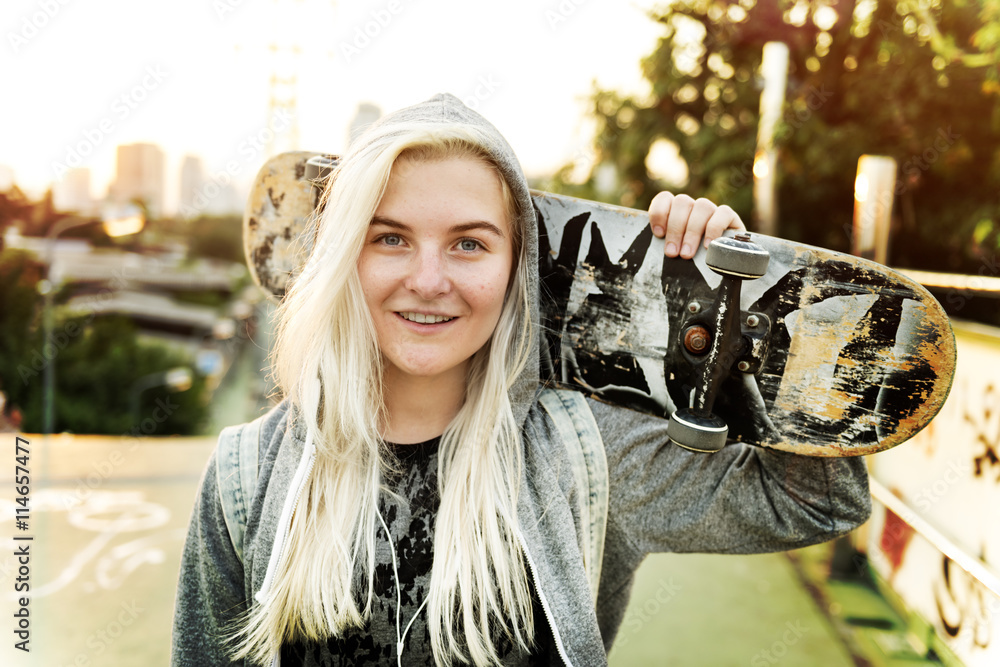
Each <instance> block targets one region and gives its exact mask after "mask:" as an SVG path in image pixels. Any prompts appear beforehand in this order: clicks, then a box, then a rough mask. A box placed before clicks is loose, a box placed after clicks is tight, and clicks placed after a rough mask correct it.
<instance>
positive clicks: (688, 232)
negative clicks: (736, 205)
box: [649, 192, 746, 259]
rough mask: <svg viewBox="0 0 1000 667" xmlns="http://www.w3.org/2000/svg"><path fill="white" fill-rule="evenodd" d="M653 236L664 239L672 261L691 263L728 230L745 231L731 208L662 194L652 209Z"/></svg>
mask: <svg viewBox="0 0 1000 667" xmlns="http://www.w3.org/2000/svg"><path fill="white" fill-rule="evenodd" d="M649 223H650V225H651V226H652V228H653V234H654V235H656V236H661V237H663V238H664V246H663V252H664V254H665V255H667V256H668V257H678V256H680V257H683V258H684V259H690V258H692V257H694V253H695V252H696V251H697V249H698V243H699V242H702V241H704V243H705V246H706V247H707V246H708V244H709V243H711V242H712V241H713V240H714V239H717V238H718V237H720V236H722V233H723V232H724V231H726V230H727V229H736V230H745V229H746V227H745V226H744V225H743V221H742V220H740V217H739V216H738V215H736V212H735V211H733V209H731V208H730V207H728V206H716V205H715V204H713V203H712V202H711V201H709V200H708V199H704V198H702V199H698V200H694V199H692V198H691V197H689V196H688V195H684V194H681V195H673V194H671V193H669V192H661V193H659V194H658V195H656V196H655V197H654V198H653V201H652V202H651V203H650V205H649Z"/></svg>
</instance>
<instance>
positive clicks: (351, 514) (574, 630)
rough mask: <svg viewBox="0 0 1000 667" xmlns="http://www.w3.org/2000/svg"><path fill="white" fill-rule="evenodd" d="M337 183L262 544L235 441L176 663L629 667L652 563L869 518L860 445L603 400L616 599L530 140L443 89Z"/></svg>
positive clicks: (299, 339) (297, 300)
mask: <svg viewBox="0 0 1000 667" xmlns="http://www.w3.org/2000/svg"><path fill="white" fill-rule="evenodd" d="M326 197H327V205H326V207H325V209H324V213H323V216H322V219H321V220H320V223H319V232H318V236H317V239H316V243H315V249H314V251H313V253H312V256H311V257H310V259H309V261H308V263H307V264H306V266H305V268H304V269H303V271H302V273H301V275H300V277H299V278H298V279H297V280H296V282H295V284H294V286H293V287H292V289H291V290H290V292H289V293H288V295H287V296H286V298H285V300H284V302H283V304H282V308H281V326H280V331H279V335H278V340H277V344H276V349H275V354H274V360H275V372H276V375H277V378H278V381H279V383H280V386H281V388H282V390H283V392H284V396H285V399H284V401H283V402H282V403H281V404H280V405H279V406H277V407H276V408H275V409H274V410H273V411H272V412H271V413H269V414H268V415H267V416H266V418H265V419H264V421H263V424H262V426H261V432H260V459H259V460H260V467H259V478H258V481H257V484H256V492H255V494H254V495H253V498H252V499H248V502H247V504H248V508H249V509H248V513H247V523H246V533H245V536H244V539H243V551H242V559H241V558H239V557H238V555H237V552H236V551H235V549H234V546H233V542H232V540H231V539H230V536H229V533H228V531H227V527H226V524H225V520H224V518H223V511H222V508H221V505H220V500H219V488H218V484H217V480H216V468H217V461H216V458H215V456H213V457H212V459H211V460H210V461H209V463H208V467H207V470H206V474H205V477H204V479H203V481H202V487H201V490H200V494H199V496H198V499H197V503H196V506H195V510H194V514H193V516H192V520H191V527H190V531H189V534H188V537H187V542H186V545H185V549H184V556H183V563H182V568H181V575H180V585H179V589H178V595H177V608H176V619H175V627H174V639H173V642H174V646H173V649H174V650H173V664H176V665H196V664H197V665H220V664H229V663H230V661H235V662H237V663H244V664H265V665H266V664H277V663H278V662H280V664H281V665H283V666H285V667H288V666H289V665H342V664H386V665H390V664H406V665H424V664H426V665H431V664H438V665H441V664H450V663H472V664H477V665H484V664H504V665H541V664H567V665H601V664H606V650H607V649H609V648H610V647H611V644H612V642H613V641H614V638H615V633H616V631H617V628H618V626H619V624H620V622H621V620H622V616H623V614H624V611H625V607H626V604H627V602H628V598H629V591H630V587H631V582H632V577H633V573H634V571H635V569H636V568H637V567H638V566H639V564H640V563H641V562H642V560H643V558H644V557H645V555H646V554H648V553H651V552H657V551H686V552H691V551H701V552H720V553H749V552H762V551H776V550H784V549H792V548H796V547H801V546H805V545H807V544H812V543H815V542H819V541H823V540H827V539H830V538H832V537H835V536H837V535H840V534H843V533H845V532H847V531H849V530H850V529H852V528H853V527H855V526H856V525H858V524H859V523H860V522H862V521H863V520H864V519H865V518H866V517H867V516H868V513H869V511H870V505H869V502H870V501H869V497H868V490H867V476H866V473H865V468H864V465H863V463H862V462H861V461H860V460H858V459H814V458H806V457H797V456H794V455H790V454H785V453H782V452H775V451H767V450H762V449H759V448H753V447H748V446H744V445H740V444H733V445H730V446H727V447H725V448H724V449H723V450H722V451H721V452H719V453H717V454H713V455H704V454H696V453H692V452H689V451H686V450H683V449H681V448H678V447H675V446H672V445H670V444H668V440H667V437H666V425H665V422H663V421H662V420H658V419H655V418H652V417H647V416H644V415H640V414H637V413H634V412H630V411H627V410H623V409H620V408H615V407H612V406H609V405H606V404H602V403H599V402H596V401H591V400H589V399H588V405H589V408H590V410H591V411H592V413H593V416H594V419H595V421H596V423H597V425H598V427H599V430H600V433H601V435H602V437H603V440H604V443H605V448H606V452H607V462H608V470H609V484H610V507H609V514H608V523H607V537H606V542H605V548H604V558H603V562H602V569H601V578H600V588H599V595H598V602H597V605H596V609H595V604H594V601H593V599H592V597H591V592H590V588H589V584H588V580H587V575H586V572H585V568H584V564H583V556H582V552H581V543H580V538H579V535H580V531H581V527H580V513H579V511H578V510H577V508H578V505H577V504H576V503H577V494H579V493H581V489H579V488H577V484H576V481H575V477H574V475H573V474H572V472H571V463H570V461H569V458H568V454H567V450H566V447H565V446H564V444H563V442H562V441H561V439H560V437H559V435H558V432H557V430H556V428H555V426H554V425H553V423H552V421H551V420H550V418H549V417H548V416H547V414H546V413H545V411H544V410H542V409H541V408H540V407H539V405H538V403H537V400H536V398H537V395H538V391H539V371H538V369H539V358H538V357H539V354H540V352H539V346H538V337H539V331H538V274H537V268H536V258H537V246H536V227H535V216H534V212H533V208H532V205H531V200H530V197H529V194H528V188H527V184H526V182H525V179H524V176H523V173H522V171H521V169H520V167H519V165H518V163H517V160H516V158H515V157H514V154H513V151H512V150H511V149H510V147H509V146H508V145H507V143H506V142H505V141H504V139H503V138H502V137H501V136H500V134H499V133H498V132H497V131H496V130H495V129H494V128H493V127H492V126H491V125H490V124H489V123H488V122H486V121H485V120H484V119H483V118H482V117H480V116H479V115H478V114H476V113H475V112H473V111H471V110H469V109H468V108H466V107H465V106H463V105H462V104H461V103H460V102H459V101H458V100H457V99H456V98H454V97H451V96H448V95H443V96H438V97H435V98H433V99H431V100H429V101H428V102H425V103H423V104H420V105H417V106H415V107H411V108H408V109H404V110H402V111H399V112H396V113H394V114H391V115H390V116H387V117H386V118H384V119H383V120H382V121H380V122H379V123H378V124H377V125H375V126H374V127H373V128H372V129H371V130H369V131H368V133H367V134H366V135H365V136H364V137H363V138H362V139H360V140H359V141H358V142H356V145H355V146H352V149H351V151H350V153H349V154H348V155H347V156H345V158H344V160H343V162H342V165H341V166H340V167H339V169H338V170H337V172H336V173H335V175H334V177H333V179H332V183H331V185H330V187H329V188H328V191H327V193H326ZM650 212H651V222H652V225H653V226H654V231H655V232H656V233H657V235H658V236H663V235H665V236H666V239H667V243H666V251H667V252H668V254H672V255H677V254H678V253H679V254H681V255H682V256H684V257H690V256H691V255H693V253H694V249H695V248H696V247H697V243H698V242H699V241H700V240H701V239H702V238H703V237H704V239H705V240H708V239H711V238H714V237H716V236H718V235H720V234H721V233H722V231H724V230H725V229H726V228H729V227H735V228H742V223H741V222H740V221H739V218H738V217H736V216H735V215H734V214H733V212H732V211H731V210H730V209H728V208H727V207H716V206H715V205H713V204H711V203H710V202H707V201H705V200H699V201H697V202H694V201H692V200H691V199H690V198H689V197H685V196H678V197H676V198H675V197H672V196H670V195H666V194H662V195H659V196H658V197H657V198H656V199H655V200H654V202H653V206H652V207H651V211H650Z"/></svg>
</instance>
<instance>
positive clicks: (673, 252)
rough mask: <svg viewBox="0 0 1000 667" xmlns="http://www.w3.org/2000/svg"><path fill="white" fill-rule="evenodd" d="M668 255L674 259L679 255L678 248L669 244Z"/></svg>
mask: <svg viewBox="0 0 1000 667" xmlns="http://www.w3.org/2000/svg"><path fill="white" fill-rule="evenodd" d="M667 254H668V255H670V256H671V257H674V256H675V255H676V254H677V246H675V245H674V244H673V243H668V244H667Z"/></svg>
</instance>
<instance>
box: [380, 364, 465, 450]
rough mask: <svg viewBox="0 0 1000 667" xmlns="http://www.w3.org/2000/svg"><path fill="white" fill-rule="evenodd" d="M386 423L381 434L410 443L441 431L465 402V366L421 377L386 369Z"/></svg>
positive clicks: (442, 431) (434, 435) (391, 439)
mask: <svg viewBox="0 0 1000 667" xmlns="http://www.w3.org/2000/svg"><path fill="white" fill-rule="evenodd" d="M384 400H385V408H386V415H387V420H386V425H385V432H384V433H383V435H382V437H383V438H384V439H385V440H386V441H388V442H394V443H396V444H400V445H409V444H415V443H419V442H425V441H427V440H430V439H431V438H435V437H437V436H439V435H441V434H442V433H444V429H445V427H447V426H448V424H450V423H451V420H452V419H454V418H455V415H457V414H458V411H459V410H460V409H461V407H462V404H463V403H464V401H465V367H464V365H463V366H462V367H459V368H455V369H452V371H449V372H448V373H446V374H444V375H438V376H434V377H424V376H416V375H408V374H405V373H400V372H399V371H398V370H397V369H395V368H387V369H386V375H385V396H384Z"/></svg>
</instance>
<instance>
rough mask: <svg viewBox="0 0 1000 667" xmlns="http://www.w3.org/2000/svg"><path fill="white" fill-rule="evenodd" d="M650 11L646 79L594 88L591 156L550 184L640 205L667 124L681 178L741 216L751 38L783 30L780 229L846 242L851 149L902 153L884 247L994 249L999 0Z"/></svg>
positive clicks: (934, 263) (998, 177)
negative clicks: (629, 90) (630, 91)
mask: <svg viewBox="0 0 1000 667" xmlns="http://www.w3.org/2000/svg"><path fill="white" fill-rule="evenodd" d="M827 5H830V6H832V7H834V8H835V10H836V12H837V14H836V16H834V17H833V18H830V17H831V15H830V14H829V12H828V11H827V10H821V7H824V6H827ZM824 12H826V13H825V14H824ZM655 18H656V20H658V21H659V22H660V23H662V24H663V28H664V35H663V37H662V38H661V39H660V41H659V43H658V45H657V47H656V49H655V50H654V52H653V53H652V54H650V55H649V56H648V57H647V58H646V59H645V60H644V61H643V70H644V74H645V78H646V79H647V81H648V82H649V87H650V90H649V92H648V94H645V95H641V96H624V95H620V94H618V93H616V92H614V91H606V90H597V91H595V93H594V95H593V98H592V100H593V115H594V118H595V119H596V121H597V124H598V132H597V136H596V137H595V145H594V149H595V157H596V159H595V165H594V167H593V169H592V170H591V171H590V174H589V176H588V177H587V178H586V180H585V181H584V182H582V183H573V182H571V179H570V172H571V168H570V167H567V168H565V169H563V170H561V171H560V172H559V173H558V174H557V175H556V179H555V182H554V183H552V184H551V186H552V187H554V188H555V189H558V190H560V191H563V192H566V193H569V194H576V195H578V196H591V197H597V198H602V199H604V200H606V201H612V202H617V203H622V204H624V205H626V206H634V207H638V208H644V207H646V206H648V204H649V201H650V200H651V199H652V197H653V195H654V194H655V193H656V192H658V191H660V190H661V189H671V190H674V191H676V190H678V188H677V187H676V185H674V184H669V183H664V182H661V181H658V180H657V179H656V178H655V177H654V176H653V175H652V174H650V173H649V172H648V170H647V168H646V158H647V156H648V155H649V152H650V149H651V148H652V147H653V146H654V144H655V143H656V142H657V141H664V140H665V141H669V142H672V143H673V144H676V146H677V147H678V150H679V154H680V156H681V157H682V158H683V160H684V161H685V162H686V164H687V167H688V171H689V178H688V182H687V183H686V184H684V186H683V191H685V192H687V193H688V194H691V195H692V196H694V197H708V198H709V199H712V200H713V201H716V202H719V203H727V204H729V205H730V206H732V207H733V208H734V209H736V211H737V212H738V213H739V214H740V215H741V217H743V219H744V220H746V221H748V222H749V221H751V219H752V186H753V176H752V165H753V159H754V152H755V145H756V137H757V125H758V120H759V118H758V116H759V96H760V90H759V87H758V84H757V78H758V76H759V75H758V72H759V68H760V62H761V52H762V48H763V46H764V44H765V43H766V42H769V41H782V42H785V43H786V44H788V46H789V51H790V64H789V75H788V90H787V95H786V106H785V112H784V115H783V118H782V120H781V122H780V123H779V128H778V131H777V135H776V138H775V144H776V147H777V148H778V150H779V157H778V166H779V186H778V188H779V189H778V210H779V219H780V222H779V234H781V235H782V236H785V237H786V238H791V239H793V240H799V241H804V242H806V243H813V244H817V245H822V246H826V247H830V248H834V249H839V250H846V249H848V247H849V243H850V236H849V233H850V227H851V220H852V217H853V190H854V188H853V182H854V177H855V174H856V171H857V161H858V159H859V158H860V156H861V155H862V154H877V155H889V156H892V157H894V158H895V159H896V161H897V163H898V165H899V174H898V180H897V187H896V193H895V195H896V196H895V202H894V229H893V236H892V241H891V247H890V263H892V264H895V265H899V266H919V267H920V268H925V269H930V270H941V271H964V272H972V273H975V272H976V270H977V268H978V267H979V266H980V265H981V263H983V262H988V261H989V260H990V258H991V257H993V256H994V254H995V253H996V252H997V251H998V250H1000V223H998V220H1000V198H998V197H997V194H996V193H997V192H1000V85H998V83H997V71H998V68H1000V47H998V42H1000V23H998V22H1000V3H998V2H996V1H995V0H989V1H988V2H975V3H974V2H955V3H951V2H943V1H941V2H932V3H930V4H928V3H923V2H921V3H918V2H903V1H900V2H898V3H896V2H889V1H886V0H882V1H879V2H876V1H875V0H857V1H851V0H842V1H841V2H836V3H829V2H805V1H802V0H800V1H799V2H794V3H793V2H784V1H782V0H758V1H757V2H754V1H753V0H740V1H736V0H686V1H675V2H673V3H670V4H669V5H668V6H666V7H665V8H664V9H663V10H661V12H660V13H659V14H658V15H657V16H656V17H655ZM834 19H835V20H834ZM983 21H986V23H985V24H984V23H983ZM819 26H823V28H820V27H819ZM607 165H611V166H612V167H613V169H614V172H615V173H616V174H617V177H618V178H617V183H616V184H615V185H614V187H612V188H611V189H610V190H607V189H602V188H600V187H598V185H599V184H600V183H599V181H600V179H599V177H598V176H599V174H600V173H601V171H602V169H604V170H606V169H607ZM984 221H986V222H985V223H984ZM984 225H985V227H984Z"/></svg>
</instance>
